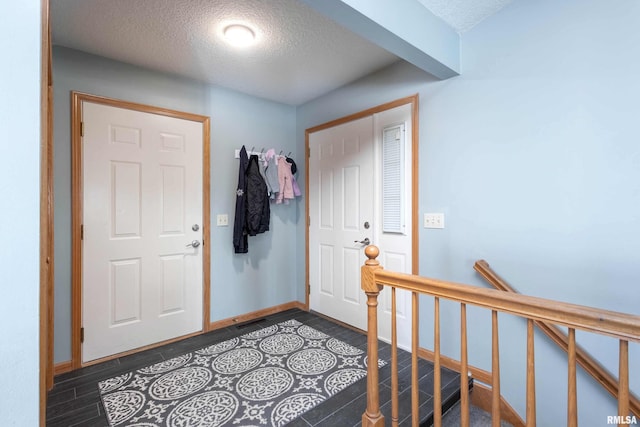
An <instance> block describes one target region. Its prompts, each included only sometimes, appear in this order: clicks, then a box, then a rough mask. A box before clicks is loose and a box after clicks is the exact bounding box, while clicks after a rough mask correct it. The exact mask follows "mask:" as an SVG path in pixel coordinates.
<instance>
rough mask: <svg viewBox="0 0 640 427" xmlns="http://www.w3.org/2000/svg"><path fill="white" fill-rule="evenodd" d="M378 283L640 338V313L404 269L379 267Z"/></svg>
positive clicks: (502, 310)
mask: <svg viewBox="0 0 640 427" xmlns="http://www.w3.org/2000/svg"><path fill="white" fill-rule="evenodd" d="M375 284H376V285H382V286H394V287H397V288H398V289H405V290H408V291H411V292H419V293H422V294H428V295H430V296H433V297H441V298H444V299H448V300H452V301H457V302H461V303H466V304H472V305H475V306H478V307H483V308H486V309H489V310H496V311H501V312H504V313H509V314H514V315H516V316H520V317H525V318H529V319H533V320H540V321H547V322H551V323H554V324H557V325H562V326H567V327H569V328H575V329H581V330H584V331H590V332H594V333H597V334H600V335H607V336H611V337H614V338H617V339H623V340H628V341H634V342H640V316H636V315H633V314H625V313H619V312H616V311H609V310H600V309H597V308H593V307H587V306H584V305H578V304H569V303H565V302H559V301H554V300H550V299H545V298H538V297H532V296H528V295H520V294H515V295H514V294H511V293H507V292H502V291H498V290H495V289H485V288H480V287H476V286H470V285H461V284H458V283H453V282H446V281H443V280H437V279H430V278H426V277H420V276H414V275H411V274H405V273H394V272H390V271H386V270H383V269H379V270H376V272H375Z"/></svg>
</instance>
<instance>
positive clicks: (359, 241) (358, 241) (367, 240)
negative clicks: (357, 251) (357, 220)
mask: <svg viewBox="0 0 640 427" xmlns="http://www.w3.org/2000/svg"><path fill="white" fill-rule="evenodd" d="M353 243H360V244H362V245H368V244H369V243H371V240H369V238H368V237H365V238H364V240H354V241H353Z"/></svg>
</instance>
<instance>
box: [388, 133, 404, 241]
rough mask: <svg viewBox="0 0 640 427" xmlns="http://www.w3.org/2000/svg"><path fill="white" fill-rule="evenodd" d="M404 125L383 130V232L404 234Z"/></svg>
mask: <svg viewBox="0 0 640 427" xmlns="http://www.w3.org/2000/svg"><path fill="white" fill-rule="evenodd" d="M404 135H405V132H404V125H403V124H400V125H392V126H388V127H385V128H384V129H383V130H382V231H383V232H384V233H403V232H404V225H405V224H404V197H405V195H404V145H405V144H404Z"/></svg>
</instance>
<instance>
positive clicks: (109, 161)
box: [82, 101, 203, 363]
mask: <svg viewBox="0 0 640 427" xmlns="http://www.w3.org/2000/svg"><path fill="white" fill-rule="evenodd" d="M82 121H83V126H84V135H83V139H82V152H83V158H82V168H83V174H82V180H83V191H82V197H83V240H82V250H83V252H82V259H83V263H82V273H83V274H82V326H83V328H84V342H83V345H82V361H83V363H84V362H88V361H91V360H95V359H99V358H102V357H105V356H110V355H113V354H117V353H121V352H125V351H128V350H132V349H136V348H140V347H143V346H146V345H149V344H153V343H157V342H161V341H165V340H168V339H171V338H175V337H179V336H182V335H186V334H189V333H193V332H197V331H200V330H202V290H203V282H202V246H201V243H202V226H203V224H202V212H203V210H202V182H203V181H202V156H203V150H202V148H203V147H202V141H203V137H202V135H203V125H202V123H199V122H194V121H189V120H184V119H178V118H174V117H169V116H164V115H159V114H150V113H144V112H140V111H134V110H129V109H125V108H117V107H112V106H108V105H103V104H98V103H92V102H87V101H83V105H82ZM188 244H192V245H191V246H189V247H187V245H188Z"/></svg>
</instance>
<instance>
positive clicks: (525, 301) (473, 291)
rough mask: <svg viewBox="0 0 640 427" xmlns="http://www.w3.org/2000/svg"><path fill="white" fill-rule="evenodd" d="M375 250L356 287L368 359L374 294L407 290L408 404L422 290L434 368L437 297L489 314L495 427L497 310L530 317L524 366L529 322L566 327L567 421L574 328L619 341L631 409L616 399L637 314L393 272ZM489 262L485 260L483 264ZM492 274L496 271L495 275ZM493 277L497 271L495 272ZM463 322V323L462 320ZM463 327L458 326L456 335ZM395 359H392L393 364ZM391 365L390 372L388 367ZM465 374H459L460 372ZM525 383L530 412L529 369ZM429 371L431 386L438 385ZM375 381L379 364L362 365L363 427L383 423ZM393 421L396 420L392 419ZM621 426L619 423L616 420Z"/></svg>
mask: <svg viewBox="0 0 640 427" xmlns="http://www.w3.org/2000/svg"><path fill="white" fill-rule="evenodd" d="M379 254H380V251H379V249H378V248H377V247H375V246H367V247H366V248H365V255H366V256H367V258H368V259H367V260H366V261H365V265H363V266H362V268H361V288H362V290H363V291H364V292H365V293H366V295H367V306H368V310H367V316H368V320H367V324H368V329H367V342H368V345H367V357H368V360H370V361H374V360H377V358H378V345H377V341H378V333H377V323H378V314H377V306H378V297H379V295H380V292H381V291H382V289H383V288H384V287H385V286H388V287H391V288H392V289H396V288H397V289H403V290H406V291H410V292H411V293H412V328H413V331H412V343H411V348H412V353H413V354H412V363H411V364H412V367H411V371H412V380H411V389H412V390H411V391H412V392H411V397H412V399H411V400H412V402H411V406H412V408H413V409H415V408H416V406H417V405H418V381H417V354H418V352H419V351H418V350H419V347H418V345H419V343H418V334H417V331H418V325H419V323H418V298H419V294H425V295H428V296H430V297H433V298H434V301H435V307H434V327H435V330H434V366H435V367H436V370H438V369H437V367H438V366H439V363H440V362H439V359H440V357H441V356H440V351H439V349H440V345H439V322H440V318H439V311H440V310H439V306H438V304H439V300H440V299H446V300H450V301H454V302H458V303H460V304H461V310H462V306H463V305H465V306H466V305H467V304H471V305H474V306H477V307H480V308H485V309H488V310H490V311H491V313H492V372H491V384H492V388H493V393H492V425H499V421H500V413H499V412H500V408H499V406H500V405H499V401H500V397H499V393H500V370H499V345H498V314H499V313H500V312H502V313H508V314H512V315H516V316H518V317H522V318H524V319H527V320H529V322H528V331H527V341H531V343H529V342H528V343H527V353H528V356H527V358H528V360H527V365H529V364H533V363H535V362H534V359H533V345H532V344H533V342H532V341H533V333H532V332H533V330H532V327H533V325H532V322H531V321H537V322H539V323H540V324H545V322H546V323H552V324H555V325H562V326H566V327H568V328H569V333H570V336H569V338H568V340H567V350H568V355H569V357H568V363H569V376H568V382H567V385H568V405H567V418H568V419H567V425H569V426H572V427H573V426H575V425H577V417H578V413H577V390H576V369H575V367H576V364H577V363H578V351H577V346H576V343H575V331H576V330H584V331H588V332H592V333H596V334H598V335H607V336H611V337H614V338H617V339H618V340H620V361H619V372H620V378H621V380H620V384H619V389H620V391H619V393H618V395H617V396H616V397H617V398H618V401H619V407H618V411H619V414H618V416H619V417H620V418H619V419H624V418H623V417H625V416H627V415H628V413H626V411H628V410H629V409H630V405H629V404H628V403H626V402H624V401H623V402H620V401H621V400H625V401H626V400H628V398H629V397H630V393H629V388H628V379H627V378H628V341H634V342H640V316H638V315H633V314H625V313H619V312H615V311H609V310H602V309H597V308H593V307H587V306H582V305H578V304H569V303H564V302H558V301H553V300H549V299H545V298H538V297H531V296H527V295H520V294H517V293H513V292H505V291H501V290H495V289H485V288H481V287H476V286H470V285H462V284H458V283H453V282H447V281H442V280H436V279H430V278H425V277H420V276H416V275H410V274H404V273H394V272H389V271H385V270H384V269H383V268H382V266H380V263H379V262H378V260H377V259H376V258H377V257H378V255H379ZM487 266H488V264H487ZM494 275H495V273H494ZM496 276H497V275H496ZM465 323H466V322H465ZM463 329H464V328H463V327H461V335H463V334H464V332H462V330H463ZM396 363H397V361H395V360H392V364H393V365H395V364H396ZM393 370H394V369H393V367H392V371H393ZM465 374H466V373H465V372H463V373H462V375H465ZM527 374H528V382H529V383H528V384H527V413H528V415H529V414H534V413H535V404H534V401H535V386H534V383H533V381H534V378H533V376H532V375H533V371H532V372H528V373H527ZM436 376H437V374H436V373H435V372H434V384H437V380H436V379H435V377H436ZM379 393H380V390H379V384H378V364H377V363H369V364H368V365H367V409H366V411H365V412H364V413H363V415H362V425H363V426H364V427H382V426H384V424H385V420H384V416H383V415H382V414H381V411H380V404H379ZM439 393H440V390H439V388H436V387H434V394H433V396H434V403H435V402H437V401H438V396H439ZM416 412H417V411H415V410H412V417H411V423H412V425H413V426H417V425H418V424H419V420H418V417H417V413H416ZM438 415H439V414H438V411H437V410H436V411H435V413H434V424H435V426H436V427H440V425H441V419H440V417H439V416H438ZM394 421H395V422H396V423H397V420H394ZM527 423H528V425H535V416H533V417H532V418H531V419H528V420H527ZM621 425H622V424H621Z"/></svg>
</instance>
